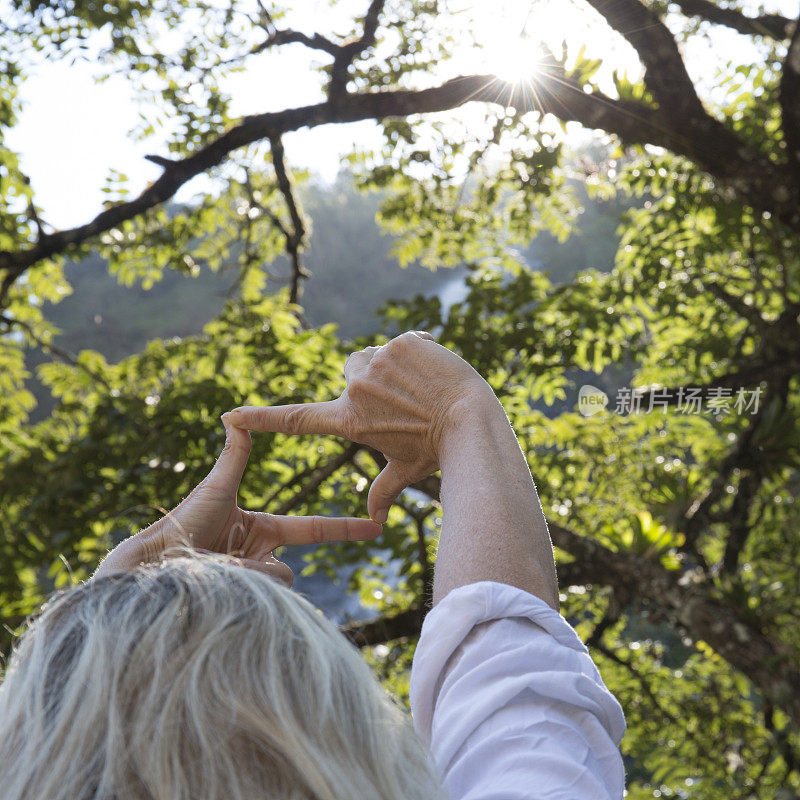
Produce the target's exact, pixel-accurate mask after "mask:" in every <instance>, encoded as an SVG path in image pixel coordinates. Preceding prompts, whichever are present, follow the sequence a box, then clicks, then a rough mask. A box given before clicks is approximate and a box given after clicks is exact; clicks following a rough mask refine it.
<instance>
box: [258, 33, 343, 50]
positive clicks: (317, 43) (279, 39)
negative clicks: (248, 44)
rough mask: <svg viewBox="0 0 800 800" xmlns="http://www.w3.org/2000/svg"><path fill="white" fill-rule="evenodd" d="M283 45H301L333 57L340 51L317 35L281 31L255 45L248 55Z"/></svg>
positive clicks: (327, 40) (333, 44) (337, 47)
mask: <svg viewBox="0 0 800 800" xmlns="http://www.w3.org/2000/svg"><path fill="white" fill-rule="evenodd" d="M284 44H302V45H305V46H306V47H308V48H309V49H311V50H322V51H323V52H325V53H328V54H329V55H332V56H334V57H335V56H337V55H338V54H339V52H340V51H341V49H342V48H341V46H340V45H338V44H336V42H332V41H331V40H330V39H328V38H326V37H325V36H322V35H321V34H319V33H315V34H313V35H312V36H309V35H308V34H305V33H301V32H300V31H293V30H282V31H275V32H273V33H272V34H270V35H269V36H268V37H267V38H266V39H265V40H264V41H263V42H261V43H260V44H257V45H256V46H255V47H254V48H253V49H252V50H251V51H250V53H249V54H248V55H252V56H254V55H258V54H259V53H263V52H264V51H265V50H269V49H270V48H271V47H280V46H282V45H284Z"/></svg>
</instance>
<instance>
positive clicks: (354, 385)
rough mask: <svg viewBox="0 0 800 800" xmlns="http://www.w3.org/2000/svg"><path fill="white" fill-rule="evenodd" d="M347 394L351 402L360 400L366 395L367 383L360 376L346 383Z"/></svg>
mask: <svg viewBox="0 0 800 800" xmlns="http://www.w3.org/2000/svg"><path fill="white" fill-rule="evenodd" d="M347 393H348V394H349V395H350V398H351V399H352V400H360V399H362V398H363V397H364V396H365V395H366V394H367V381H366V380H365V379H364V378H363V377H362V376H360V375H358V376H356V377H355V378H352V379H351V380H350V381H348V383H347Z"/></svg>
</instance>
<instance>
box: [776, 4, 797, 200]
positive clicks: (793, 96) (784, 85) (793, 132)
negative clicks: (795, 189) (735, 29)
mask: <svg viewBox="0 0 800 800" xmlns="http://www.w3.org/2000/svg"><path fill="white" fill-rule="evenodd" d="M779 98H780V104H781V113H782V123H783V124H782V126H781V127H782V128H783V138H784V141H785V142H786V156H787V159H788V161H789V169H790V170H791V173H792V176H793V177H794V181H795V185H797V186H800V19H798V22H797V23H796V24H795V29H794V33H793V35H792V39H791V41H790V42H789V47H788V49H787V51H786V58H784V59H783V70H782V71H781V83H780V94H779Z"/></svg>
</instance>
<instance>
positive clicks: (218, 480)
mask: <svg viewBox="0 0 800 800" xmlns="http://www.w3.org/2000/svg"><path fill="white" fill-rule="evenodd" d="M222 424H223V425H224V426H225V447H223V448H222V452H221V453H220V455H219V458H218V459H217V463H216V464H214V466H213V467H212V469H211V472H209V473H208V476H207V477H206V479H205V481H204V483H206V484H207V485H210V486H214V487H215V488H220V489H223V490H226V491H228V492H230V493H231V494H233V495H234V496H236V492H237V491H238V490H239V484H240V483H241V482H242V475H244V471H245V468H246V467H247V459H248V458H249V456H250V434H249V433H248V432H247V431H246V430H242V429H241V428H237V427H236V426H235V425H232V424H231V421H230V414H223V415H222Z"/></svg>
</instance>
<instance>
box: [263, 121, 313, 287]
mask: <svg viewBox="0 0 800 800" xmlns="http://www.w3.org/2000/svg"><path fill="white" fill-rule="evenodd" d="M269 141H270V146H271V147H272V164H273V166H274V167H275V175H276V177H277V179H278V188H279V189H280V190H281V194H282V195H283V198H284V200H285V201H286V207H287V208H288V209H289V217H290V218H291V220H292V230H291V232H289V231H288V230H286V228H285V227H283V226H281V231H282V232H283V234H284V236H285V238H286V250H287V252H288V253H289V256H290V258H291V261H292V282H291V291H290V295H289V301H290V302H292V303H296V302H297V301H298V300H299V299H300V294H301V292H302V287H301V285H300V281H301V280H302V279H303V278H309V277H311V273H310V272H309V271H308V270H307V269H306V268H305V267H304V266H303V263H302V261H301V259H300V253H301V251H302V249H303V247H304V245H305V238H306V227H305V224H304V223H303V217H302V215H301V213H300V210H299V208H298V207H297V201H296V200H295V197H294V190H293V189H292V182H291V180H289V173H288V172H287V171H286V153H285V151H284V149H283V142H282V141H281V137H280V136H273V137H270V140H269Z"/></svg>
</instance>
